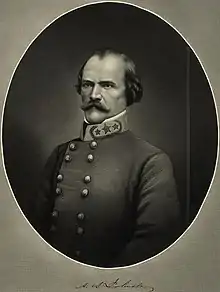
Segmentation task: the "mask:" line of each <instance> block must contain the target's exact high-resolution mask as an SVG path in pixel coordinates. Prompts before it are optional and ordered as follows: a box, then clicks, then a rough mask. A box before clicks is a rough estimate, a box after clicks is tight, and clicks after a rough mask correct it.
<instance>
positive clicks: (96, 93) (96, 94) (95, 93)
mask: <svg viewBox="0 0 220 292" xmlns="http://www.w3.org/2000/svg"><path fill="white" fill-rule="evenodd" d="M90 99H91V100H101V99H102V96H101V88H100V86H99V84H95V85H94V86H93V89H92V92H91V95H90Z"/></svg>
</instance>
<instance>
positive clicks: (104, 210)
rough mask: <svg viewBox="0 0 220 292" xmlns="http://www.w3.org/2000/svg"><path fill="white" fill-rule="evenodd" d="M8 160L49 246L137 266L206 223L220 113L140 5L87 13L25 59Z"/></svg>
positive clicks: (65, 20) (64, 20)
mask: <svg viewBox="0 0 220 292" xmlns="http://www.w3.org/2000/svg"><path fill="white" fill-rule="evenodd" d="M3 150H4V162H5V168H6V173H7V176H8V179H9V182H10V185H11V188H12V190H13V193H14V196H15V199H16V200H17V202H18V204H19V206H20V208H21V211H22V212H23V214H24V215H25V217H26V218H27V220H28V221H29V222H30V223H31V225H32V226H33V227H34V229H35V230H36V231H37V232H38V233H39V235H40V236H41V237H42V238H43V239H44V240H45V241H46V242H47V243H49V244H50V245H51V246H52V247H53V248H55V249H56V250H57V251H59V252H61V253H62V254H64V255H65V256H67V257H69V258H71V259H73V260H75V261H77V262H80V263H83V264H87V265H92V266H96V267H102V268H114V267H124V266H129V265H133V264H137V263H139V262H142V261H145V260H148V259H150V258H152V257H153V256H155V255H157V254H160V253H161V252H162V251H164V250H166V249H167V248H168V247H170V246H171V245H172V244H173V243H174V242H175V241H176V240H177V239H178V238H179V237H180V236H181V235H182V234H183V232H184V231H185V230H186V229H187V228H188V226H189V225H190V224H191V223H192V221H193V220H194V218H195V217H196V215H197V214H198V212H199V209H200V207H201V205H202V203H203V201H204V198H205V196H206V193H207V191H208V189H209V186H210V183H211V180H212V176H213V172H214V168H215V163H216V155H217V117H216V110H215V103H214V99H213V96H212V92H211V89H210V86H209V82H208V80H207V77H206V75H205V72H204V70H203V68H202V66H201V63H200V62H199V60H198V58H197V56H196V55H195V52H194V51H193V50H192V48H191V47H190V46H189V44H188V43H187V42H186V41H185V40H184V39H183V38H182V36H181V35H180V34H179V33H178V32H177V31H176V30H175V29H174V28H173V27H171V26H170V25H169V24H168V23H166V22H165V21H163V20H162V19H160V18H159V17H158V16H156V15H154V14H152V13H150V12H148V11H145V10H142V9H140V8H138V7H136V6H133V5H128V4H122V3H98V4H93V5H86V6H83V7H81V8H78V9H76V10H74V11H70V12H69V13H66V14H64V15H62V16H61V17H59V18H58V19H57V20H55V21H54V22H53V23H52V24H50V25H49V26H48V27H47V28H46V29H45V30H44V31H43V32H41V33H40V34H39V36H38V37H37V38H36V39H35V40H34V41H33V43H32V44H31V45H30V47H29V48H28V50H27V51H26V53H25V54H24V56H23V58H22V59H21V61H20V63H19V65H18V67H17V69H16V71H15V74H14V76H13V79H12V82H11V85H10V89H9V92H8V96H7V100H6V104H5V110H4V121H3Z"/></svg>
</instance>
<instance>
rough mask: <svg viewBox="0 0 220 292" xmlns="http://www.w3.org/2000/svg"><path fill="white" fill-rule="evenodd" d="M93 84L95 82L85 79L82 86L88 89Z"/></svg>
mask: <svg viewBox="0 0 220 292" xmlns="http://www.w3.org/2000/svg"><path fill="white" fill-rule="evenodd" d="M92 86H93V84H92V83H91V82H88V81H85V82H83V83H82V88H83V89H88V88H91V87H92Z"/></svg>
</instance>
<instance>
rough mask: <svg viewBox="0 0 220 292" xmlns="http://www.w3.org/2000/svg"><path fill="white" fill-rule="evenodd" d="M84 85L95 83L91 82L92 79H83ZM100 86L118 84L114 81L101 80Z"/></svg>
mask: <svg viewBox="0 0 220 292" xmlns="http://www.w3.org/2000/svg"><path fill="white" fill-rule="evenodd" d="M83 83H88V84H94V83H95V82H94V81H92V80H90V79H83V80H82V84H83ZM98 84H100V85H105V84H110V85H114V86H117V84H116V83H115V82H114V81H112V80H101V81H99V82H98Z"/></svg>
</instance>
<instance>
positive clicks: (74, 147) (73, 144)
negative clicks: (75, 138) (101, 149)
mask: <svg viewBox="0 0 220 292" xmlns="http://www.w3.org/2000/svg"><path fill="white" fill-rule="evenodd" d="M69 149H70V150H71V151H74V150H76V144H75V143H70V145H69Z"/></svg>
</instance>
